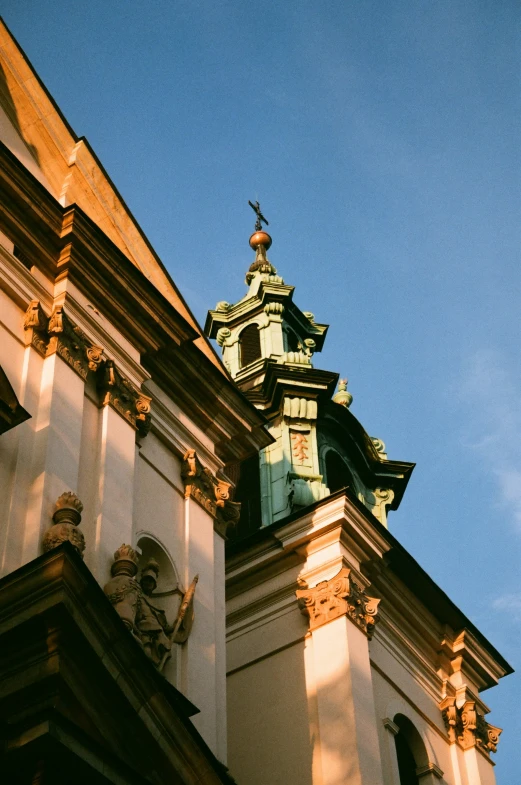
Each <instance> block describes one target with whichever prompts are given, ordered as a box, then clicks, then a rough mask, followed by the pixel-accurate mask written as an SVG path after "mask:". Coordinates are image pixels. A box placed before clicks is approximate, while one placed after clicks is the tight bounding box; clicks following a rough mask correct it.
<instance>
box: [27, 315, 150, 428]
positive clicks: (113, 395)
mask: <svg viewBox="0 0 521 785" xmlns="http://www.w3.org/2000/svg"><path fill="white" fill-rule="evenodd" d="M24 329H25V331H26V334H27V337H28V341H29V342H30V343H31V345H32V346H34V348H35V349H36V351H37V352H38V353H39V354H41V355H42V357H48V356H49V355H51V354H54V353H57V354H58V355H59V356H60V357H61V358H62V360H64V361H65V362H66V363H67V365H69V366H70V367H71V368H72V370H73V371H75V373H77V374H78V376H80V377H81V378H82V379H83V381H85V379H86V378H87V374H88V373H89V371H92V372H93V373H95V374H96V376H97V383H98V390H99V393H100V403H101V406H106V405H109V406H112V408H113V409H115V411H117V412H118V414H120V415H121V416H122V417H124V418H125V419H126V420H127V422H129V423H130V425H132V427H133V428H135V429H136V430H137V431H138V432H139V435H140V436H142V437H143V436H146V434H147V433H148V431H149V430H150V424H151V417H150V404H151V401H152V399H151V398H149V397H148V396H147V395H144V394H143V393H142V392H141V391H140V390H138V388H137V387H136V386H135V385H134V384H133V383H132V382H131V381H130V380H129V379H127V378H126V377H125V376H124V375H123V374H122V373H121V371H120V370H119V369H118V368H117V366H116V364H115V363H114V361H113V360H110V359H108V358H106V357H104V352H103V348H102V347H101V346H97V345H96V344H94V343H93V342H92V341H91V340H90V338H89V337H88V336H87V335H86V334H85V333H84V332H83V330H81V329H80V328H79V327H77V326H76V325H75V324H74V322H73V321H72V320H71V319H70V318H69V317H68V316H67V314H66V313H65V311H64V307H63V305H57V306H56V307H55V308H54V310H53V312H52V314H51V316H50V317H47V316H46V314H45V312H44V311H43V308H42V306H41V304H40V302H39V300H32V301H31V302H30V303H29V307H28V309H27V311H26V314H25V319H24Z"/></svg>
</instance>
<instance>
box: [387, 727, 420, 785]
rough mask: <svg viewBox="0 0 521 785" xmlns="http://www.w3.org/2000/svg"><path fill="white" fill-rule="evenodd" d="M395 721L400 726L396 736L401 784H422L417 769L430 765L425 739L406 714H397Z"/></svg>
mask: <svg viewBox="0 0 521 785" xmlns="http://www.w3.org/2000/svg"><path fill="white" fill-rule="evenodd" d="M393 722H394V723H395V725H397V726H398V733H397V734H396V735H395V737H394V743H395V746H396V757H397V760H398V771H399V774H400V785H420V779H419V777H418V775H417V773H416V772H417V770H418V769H420V770H421V769H422V768H424V767H426V766H428V765H429V756H428V754H427V749H426V747H425V744H424V741H423V739H422V737H421V735H420V733H419V732H418V730H417V728H416V727H415V725H414V724H413V723H412V722H411V720H410V719H409V718H408V717H406V716H405V715H404V714H396V715H395V717H394V720H393Z"/></svg>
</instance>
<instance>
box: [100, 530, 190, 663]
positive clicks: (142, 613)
mask: <svg viewBox="0 0 521 785" xmlns="http://www.w3.org/2000/svg"><path fill="white" fill-rule="evenodd" d="M138 560H139V557H138V554H137V552H136V551H135V550H134V549H133V548H132V547H131V546H130V545H121V547H120V548H118V550H117V551H116V552H115V554H114V563H113V564H112V567H111V573H112V578H111V579H110V580H109V581H108V583H107V584H106V585H105V587H104V592H105V595H106V596H107V598H108V599H109V600H110V602H111V603H112V605H113V606H114V608H115V610H116V611H117V613H118V614H119V616H120V618H121V620H122V621H123V623H124V624H125V626H126V627H127V629H128V630H129V632H130V633H131V634H132V636H133V637H134V638H135V639H136V640H137V641H138V643H139V644H140V646H142V647H143V650H144V652H145V654H146V655H147V656H148V657H149V659H151V660H152V662H153V663H154V665H155V666H156V668H157V669H158V670H160V671H161V670H163V668H164V666H165V665H166V663H167V661H168V659H169V658H170V656H171V651H172V644H173V643H184V642H185V641H186V640H187V638H188V635H189V634H190V630H191V628H192V623H193V616H194V614H193V598H194V594H195V586H196V584H197V581H198V576H196V577H195V578H194V580H193V581H192V583H191V585H190V587H189V588H188V590H187V591H186V592H185V594H184V595H183V600H182V602H181V606H180V608H179V612H178V614H177V618H176V620H175V622H174V624H169V622H168V620H167V618H166V614H165V612H164V610H163V609H162V608H160V607H158V606H157V605H156V604H155V601H154V600H155V598H156V597H162V596H166V595H169V594H174V593H178V592H179V590H178V589H176V590H173V591H169V592H162V593H160V594H157V595H156V594H155V593H154V592H155V590H156V588H157V580H158V576H159V564H158V563H157V561H156V560H155V559H153V558H151V559H149V560H148V561H147V563H146V564H145V566H144V567H143V569H142V571H141V576H140V579H139V581H138V580H137V579H136V575H137V573H138Z"/></svg>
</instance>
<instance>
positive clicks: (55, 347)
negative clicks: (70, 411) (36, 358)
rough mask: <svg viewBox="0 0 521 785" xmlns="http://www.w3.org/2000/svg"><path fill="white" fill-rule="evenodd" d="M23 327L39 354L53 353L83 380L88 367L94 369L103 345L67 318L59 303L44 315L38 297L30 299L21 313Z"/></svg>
mask: <svg viewBox="0 0 521 785" xmlns="http://www.w3.org/2000/svg"><path fill="white" fill-rule="evenodd" d="M24 330H25V331H26V334H27V337H28V341H29V342H30V343H31V345H32V346H34V348H35V349H36V351H37V352H38V353H39V354H41V355H42V357H48V356H50V355H51V354H54V353H57V354H58V355H59V356H60V357H61V358H62V360H65V362H66V363H67V365H69V366H70V367H71V368H72V370H73V371H75V372H76V373H77V374H78V375H79V376H80V377H81V378H82V379H83V381H85V379H86V378H87V374H88V372H89V371H94V372H95V371H97V370H98V368H99V366H100V364H101V362H102V360H103V349H102V348H101V346H96V345H95V344H93V343H92V341H91V340H90V339H89V338H88V336H87V335H85V333H84V332H83V330H81V329H80V328H79V327H77V326H76V325H75V324H74V322H73V321H72V320H71V319H69V317H68V316H67V314H66V313H65V312H64V309H63V305H57V306H56V307H55V308H54V310H53V312H52V314H51V316H50V317H47V316H46V315H45V312H44V310H43V308H42V306H41V304H40V302H39V300H31V302H30V303H29V307H28V309H27V311H26V313H25V319H24Z"/></svg>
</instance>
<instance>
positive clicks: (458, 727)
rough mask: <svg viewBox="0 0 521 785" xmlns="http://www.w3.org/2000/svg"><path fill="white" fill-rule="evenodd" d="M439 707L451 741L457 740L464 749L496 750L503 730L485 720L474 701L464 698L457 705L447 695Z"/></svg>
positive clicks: (489, 751) (454, 699)
mask: <svg viewBox="0 0 521 785" xmlns="http://www.w3.org/2000/svg"><path fill="white" fill-rule="evenodd" d="M440 708H441V711H442V716H443V721H444V723H445V727H446V729H447V735H448V737H449V741H450V742H451V743H454V742H457V743H458V744H459V746H460V747H462V748H463V749H464V750H466V749H469V748H470V747H479V749H480V750H482V751H483V752H485V753H486V754H487V755H489V754H490V753H491V752H496V751H497V745H498V742H499V737H500V735H501V733H502V732H503V731H502V729H501V728H497V727H496V726H495V725H491V724H490V723H489V722H487V721H486V719H485V717H484V715H483V714H481V712H479V711H478V709H477V707H476V702H475V701H473V700H466V701H465V702H464V703H463V704H462V705H461V706H458V705H457V703H456V698H453V697H448V698H445V699H444V700H443V701H442V703H441V704H440Z"/></svg>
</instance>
